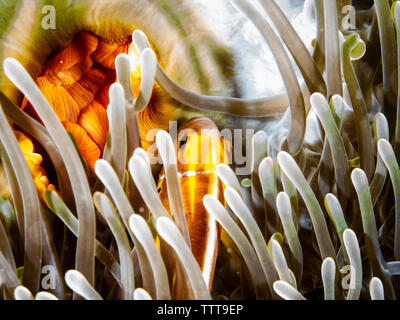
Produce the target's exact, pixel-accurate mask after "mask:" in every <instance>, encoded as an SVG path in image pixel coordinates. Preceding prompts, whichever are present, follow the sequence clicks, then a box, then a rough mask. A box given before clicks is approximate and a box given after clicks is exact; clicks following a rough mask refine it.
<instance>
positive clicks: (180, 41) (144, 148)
mask: <svg viewBox="0 0 400 320" xmlns="http://www.w3.org/2000/svg"><path fill="white" fill-rule="evenodd" d="M230 5H232V8H235V10H238V14H240V15H242V14H243V15H244V16H246V17H247V18H248V19H249V21H250V22H251V23H252V24H253V25H254V26H255V28H256V29H257V30H258V31H259V33H260V36H261V37H262V38H263V39H264V40H265V42H266V43H267V44H268V46H269V48H270V50H271V53H272V55H273V57H274V58H275V61H276V64H277V66H278V70H279V73H280V75H281V77H282V80H283V84H284V87H285V90H286V93H285V94H277V95H274V96H270V97H265V98H256V99H245V98H241V97H240V95H239V92H240V90H238V87H239V84H238V83H237V82H236V79H235V60H234V58H235V57H234V53H233V52H232V51H231V50H230V49H229V48H228V47H227V46H226V45H224V44H223V43H222V42H220V41H219V40H217V37H216V36H215V35H214V34H213V32H212V31H209V29H208V28H207V27H206V26H205V24H204V22H203V21H202V19H201V18H200V17H199V16H198V15H197V14H195V12H196V10H195V8H196V6H195V5H193V4H191V2H190V1H184V0H179V1H178V0H177V1H172V0H162V1H149V0H140V1H129V0H118V1H113V2H112V3H110V2H108V1H89V0H80V1H73V2H71V1H45V3H43V1H29V2H28V1H22V2H19V1H11V0H10V1H3V2H2V3H1V4H0V9H1V13H0V17H2V18H3V20H4V21H6V24H5V27H4V28H3V29H0V53H1V57H2V61H3V62H2V73H1V74H0V105H1V108H0V160H1V164H2V170H1V171H0V178H1V179H2V186H1V189H0V192H1V196H2V198H1V201H0V213H1V215H0V270H1V274H2V276H1V277H0V278H1V285H2V288H3V290H2V291H1V298H3V299H17V300H32V299H36V300H57V299H71V298H74V299H80V298H83V299H88V300H102V299H126V300H132V299H143V300H149V299H201V300H207V299H282V298H283V299H287V300H292V299H295V300H305V299H326V300H334V299H346V300H357V299H373V300H378V299H396V298H397V296H398V294H399V293H398V288H397V286H396V280H397V279H396V276H398V275H399V274H400V234H399V232H400V222H399V217H400V212H399V211H400V208H399V206H400V180H399V179H400V168H399V165H398V162H397V157H398V154H399V151H400V149H399V146H400V144H399V141H400V122H399V119H400V94H399V90H398V82H399V81H400V69H399V67H398V66H399V64H400V50H399V48H400V30H399V27H398V26H399V23H400V5H399V3H398V2H397V1H389V2H388V1H385V0H375V1H374V3H373V4H371V5H367V6H364V7H361V6H360V5H359V4H358V2H356V1H354V2H353V6H351V1H347V0H342V1H333V0H328V1H322V0H314V1H305V9H304V14H308V15H310V16H314V17H315V20H316V26H317V33H316V37H315V39H314V41H313V44H312V50H311V51H310V50H309V49H308V48H307V46H306V45H305V44H304V42H303V40H302V39H301V38H300V36H299V35H298V34H297V33H296V30H295V28H294V27H292V25H291V23H290V21H289V19H288V18H287V17H286V16H285V14H284V12H283V11H282V9H281V8H280V7H279V6H278V4H277V3H275V1H273V0H268V1H267V0H257V1H255V2H250V1H245V0H231V1H230ZM390 5H392V7H390ZM44 6H46V7H47V8H50V9H51V8H53V9H54V10H55V12H57V24H58V26H59V27H57V28H56V29H52V28H50V29H48V28H47V29H46V28H44V27H43V21H38V20H36V19H37V16H39V15H37V13H38V12H39V11H40V12H41V10H42V9H43V8H44ZM346 6H347V8H350V10H355V11H354V12H355V14H356V15H355V18H356V20H355V25H353V28H352V29H351V30H349V28H347V27H346V26H345V24H343V21H344V20H343V19H344V17H343V16H342V15H343V11H342V8H344V7H346ZM35 15H36V16H35ZM267 17H268V18H267ZM351 22H354V21H351ZM60 25H62V26H60ZM20 30H23V31H25V32H24V33H21V32H20ZM131 35H132V36H131ZM378 48H380V50H379V49H378ZM260 54H261V53H260ZM396 58H397V59H396ZM301 80H302V81H301ZM266 85H268V82H266ZM391 115H396V116H391ZM173 121H177V122H178V125H179V129H177V130H174V129H173V127H172V126H171V124H172V123H173ZM254 123H257V126H261V127H262V128H263V129H262V130H259V131H257V132H256V133H255V134H254V135H253V136H252V137H251V139H250V141H245V139H243V138H244V137H243V135H242V131H239V132H240V139H233V138H232V134H231V135H230V134H227V131H226V130H225V129H240V130H243V129H247V127H248V126H252V124H254ZM168 131H169V132H168ZM228 131H229V130H228ZM236 136H237V135H236V134H235V136H234V137H236ZM243 146H246V150H249V151H250V152H248V154H246V155H245V158H246V159H247V160H248V161H249V163H250V166H249V171H248V172H246V170H238V169H240V165H241V163H239V161H237V158H236V157H235V155H236V153H238V152H239V153H240V156H242V154H241V153H242V147H243ZM242 169H243V168H242ZM239 172H240V173H239ZM243 172H245V174H242V173H243Z"/></svg>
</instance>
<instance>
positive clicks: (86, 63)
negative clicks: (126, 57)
mask: <svg viewBox="0 0 400 320" xmlns="http://www.w3.org/2000/svg"><path fill="white" fill-rule="evenodd" d="M128 47H129V43H123V44H107V43H105V42H104V41H103V40H100V39H98V38H97V37H96V36H94V35H92V34H90V33H87V32H81V33H80V34H78V35H77V36H76V37H75V38H74V40H73V41H72V43H71V44H70V45H69V46H68V47H66V48H65V49H63V50H62V51H61V52H59V53H58V54H57V55H56V56H54V57H53V58H52V59H50V60H49V61H48V62H47V63H45V64H44V66H43V71H42V74H41V75H40V76H39V77H38V78H37V79H36V83H37V85H38V87H39V89H40V90H41V92H42V93H43V95H44V96H45V97H46V99H47V101H48V102H49V104H50V105H51V106H52V108H53V110H54V112H55V113H56V114H57V116H58V118H59V119H60V121H61V122H62V123H63V125H64V127H65V128H66V129H67V130H69V131H70V132H71V133H72V134H73V135H74V137H75V139H76V141H77V143H78V146H79V149H80V151H81V153H82V155H83V157H84V158H85V160H86V161H87V162H88V164H89V165H90V167H91V168H93V167H94V164H95V162H96V160H98V159H99V158H100V156H101V153H102V151H103V149H104V145H105V142H106V139H107V134H108V119H107V111H106V109H107V106H108V103H109V100H108V89H109V87H110V85H111V84H112V83H114V82H115V80H116V73H115V67H114V60H115V58H116V56H117V55H118V54H120V53H121V52H127V51H128ZM21 108H23V109H25V111H26V112H28V113H30V114H31V115H33V116H36V114H35V112H34V111H33V108H32V106H31V105H30V104H29V102H28V101H27V100H26V99H24V101H23V103H22V105H21Z"/></svg>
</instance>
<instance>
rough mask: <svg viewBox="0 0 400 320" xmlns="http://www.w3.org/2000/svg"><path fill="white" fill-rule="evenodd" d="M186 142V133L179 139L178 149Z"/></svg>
mask: <svg viewBox="0 0 400 320" xmlns="http://www.w3.org/2000/svg"><path fill="white" fill-rule="evenodd" d="M186 142H187V135H186V134H185V135H184V136H183V138H182V139H181V140H180V141H179V149H180V148H182V147H183V146H184V145H185V144H186Z"/></svg>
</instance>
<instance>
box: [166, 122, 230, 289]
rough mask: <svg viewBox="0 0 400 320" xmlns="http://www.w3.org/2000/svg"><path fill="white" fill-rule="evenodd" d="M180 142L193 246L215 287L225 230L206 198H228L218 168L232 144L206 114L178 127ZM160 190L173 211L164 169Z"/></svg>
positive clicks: (182, 185)
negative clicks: (217, 261)
mask: <svg viewBox="0 0 400 320" xmlns="http://www.w3.org/2000/svg"><path fill="white" fill-rule="evenodd" d="M177 141H178V143H177V160H178V161H177V168H178V177H179V184H180V188H181V193H182V200H183V206H184V209H185V215H186V222H187V225H188V230H189V236H190V244H191V249H192V253H193V255H194V257H195V258H196V260H197V262H198V264H199V266H200V269H201V271H202V273H203V277H204V279H205V281H206V283H207V284H208V286H209V289H210V290H211V284H212V279H213V274H214V269H215V263H216V259H217V253H218V243H219V240H220V232H221V230H220V226H219V225H218V224H217V222H216V221H215V219H213V218H212V217H210V215H209V214H208V212H207V210H206V209H205V208H204V205H203V197H204V196H205V195H207V194H213V195H215V196H216V197H217V198H218V199H219V200H220V201H221V202H223V201H224V198H223V191H224V190H223V189H224V186H223V184H222V182H221V181H220V180H219V179H218V177H217V174H216V167H217V165H218V164H221V163H226V162H227V159H228V157H227V152H228V151H229V150H228V149H229V146H228V145H227V144H226V142H225V140H224V139H223V138H221V137H220V134H219V130H218V128H217V126H216V125H215V123H214V122H213V121H212V120H210V119H208V118H205V117H200V118H193V119H191V120H189V121H187V122H186V123H184V124H183V125H182V126H181V127H180V128H179V130H178V139H177ZM158 190H159V195H160V198H161V201H162V202H163V205H164V206H165V208H167V210H168V211H169V212H170V209H169V201H168V192H167V185H166V182H165V179H164V171H162V172H161V175H160V179H159V182H158Z"/></svg>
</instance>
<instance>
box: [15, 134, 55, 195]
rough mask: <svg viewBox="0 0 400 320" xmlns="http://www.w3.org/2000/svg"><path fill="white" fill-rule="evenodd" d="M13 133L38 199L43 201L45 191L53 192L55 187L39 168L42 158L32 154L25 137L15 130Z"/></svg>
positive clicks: (29, 143)
mask: <svg viewBox="0 0 400 320" xmlns="http://www.w3.org/2000/svg"><path fill="white" fill-rule="evenodd" d="M14 133H15V136H16V138H17V141H18V144H19V146H20V148H21V150H22V154H23V155H24V157H25V160H26V163H27V164H28V168H29V171H30V172H31V175H32V179H33V182H34V183H35V186H36V190H37V191H38V193H39V196H40V198H41V199H43V196H44V192H45V191H46V190H55V187H54V186H53V185H52V184H50V183H49V179H48V178H47V176H46V172H45V171H44V169H43V168H42V167H41V164H42V161H43V158H42V156H41V155H40V154H38V153H35V152H34V151H35V150H34V146H33V143H32V141H31V140H30V139H29V138H28V137H27V136H26V135H24V134H23V133H22V132H20V131H17V130H15V131H14Z"/></svg>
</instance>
